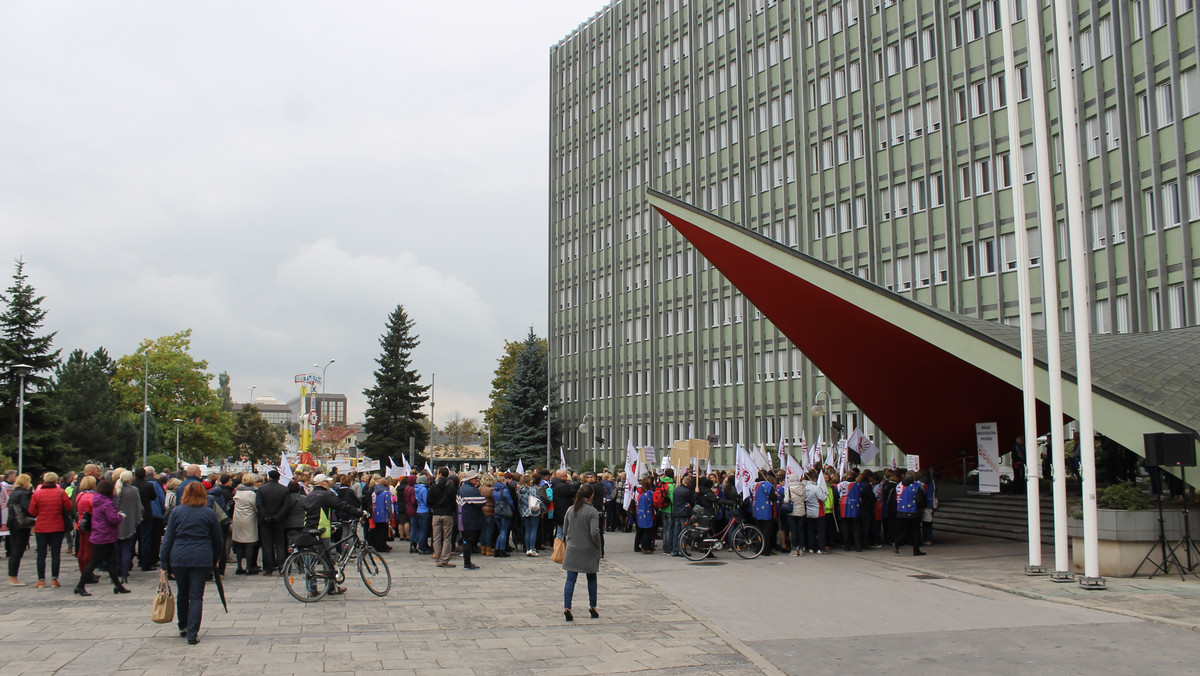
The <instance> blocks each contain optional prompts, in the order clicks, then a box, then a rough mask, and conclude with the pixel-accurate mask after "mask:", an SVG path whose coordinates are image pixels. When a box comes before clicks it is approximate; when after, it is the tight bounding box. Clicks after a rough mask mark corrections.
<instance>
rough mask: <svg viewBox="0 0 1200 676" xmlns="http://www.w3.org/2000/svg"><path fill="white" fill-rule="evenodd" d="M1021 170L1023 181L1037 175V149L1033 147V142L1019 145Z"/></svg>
mask: <svg viewBox="0 0 1200 676" xmlns="http://www.w3.org/2000/svg"><path fill="white" fill-rule="evenodd" d="M1021 171H1022V172H1023V173H1024V176H1025V182H1026V183H1029V182H1031V181H1033V179H1034V177H1035V176H1037V151H1036V150H1034V149H1033V144H1032V143H1031V144H1029V145H1027V146H1021Z"/></svg>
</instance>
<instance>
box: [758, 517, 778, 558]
mask: <svg viewBox="0 0 1200 676" xmlns="http://www.w3.org/2000/svg"><path fill="white" fill-rule="evenodd" d="M758 529H759V530H761V531H762V534H763V543H764V546H763V553H764V554H766V555H767V556H770V555H771V550H772V549H775V548H776V545H775V519H758Z"/></svg>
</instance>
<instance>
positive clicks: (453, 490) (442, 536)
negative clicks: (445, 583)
mask: <svg viewBox="0 0 1200 676" xmlns="http://www.w3.org/2000/svg"><path fill="white" fill-rule="evenodd" d="M457 499H458V485H457V484H456V483H455V482H454V481H453V480H451V479H450V470H448V469H446V468H445V467H439V468H438V478H437V481H435V482H433V486H431V487H430V488H429V499H428V503H429V511H430V512H431V513H432V514H433V518H432V522H433V556H434V559H435V560H436V561H437V566H438V568H454V564H453V563H450V549H451V547H452V546H453V545H454V514H455V509H456V507H457Z"/></svg>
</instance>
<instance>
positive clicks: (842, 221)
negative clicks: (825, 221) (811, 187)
mask: <svg viewBox="0 0 1200 676" xmlns="http://www.w3.org/2000/svg"><path fill="white" fill-rule="evenodd" d="M837 219H838V231H839V232H850V229H851V228H853V227H854V222H853V220H851V218H850V202H838V207H837Z"/></svg>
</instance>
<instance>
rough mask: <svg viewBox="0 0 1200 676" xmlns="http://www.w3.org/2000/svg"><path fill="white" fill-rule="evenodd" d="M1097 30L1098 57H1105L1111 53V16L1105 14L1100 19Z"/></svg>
mask: <svg viewBox="0 0 1200 676" xmlns="http://www.w3.org/2000/svg"><path fill="white" fill-rule="evenodd" d="M1097 30H1098V31H1099V33H1100V58H1101V59H1107V58H1108V57H1110V56H1112V55H1113V23H1112V17H1111V16H1106V17H1104V18H1103V19H1100V25H1099V27H1098V29H1097Z"/></svg>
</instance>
